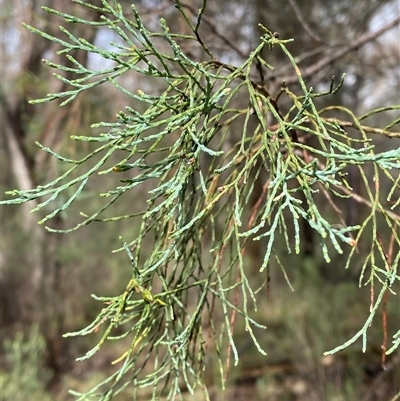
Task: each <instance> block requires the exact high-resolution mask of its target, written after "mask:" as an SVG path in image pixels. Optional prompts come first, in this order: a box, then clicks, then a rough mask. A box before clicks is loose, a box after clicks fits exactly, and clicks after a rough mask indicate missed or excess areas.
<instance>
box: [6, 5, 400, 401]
mask: <svg viewBox="0 0 400 401" xmlns="http://www.w3.org/2000/svg"><path fill="white" fill-rule="evenodd" d="M76 3H79V4H81V5H82V6H85V7H88V8H91V9H93V10H96V11H98V12H99V13H100V14H101V15H102V17H101V19H100V21H99V22H91V21H84V20H80V19H78V18H76V17H74V16H71V15H66V14H62V13H59V12H57V11H55V10H51V9H47V8H46V10H47V11H49V12H51V13H55V14H57V15H59V16H60V17H62V18H64V19H65V20H66V21H69V22H71V23H79V24H80V23H83V24H88V25H92V26H93V28H94V29H95V28H96V27H103V29H104V28H105V27H106V28H108V29H109V30H110V31H111V32H113V34H114V35H115V37H117V38H118V41H117V43H114V44H113V46H114V50H104V49H101V48H99V47H97V46H95V45H94V44H92V43H88V42H86V41H84V40H82V39H79V38H77V37H75V36H74V34H73V33H72V32H70V31H68V30H66V29H65V28H60V29H61V31H62V33H63V34H64V35H65V36H66V37H67V39H65V40H64V39H60V38H59V37H57V38H56V37H52V36H50V35H48V34H46V33H44V32H41V31H39V30H37V29H35V28H33V27H31V26H27V28H28V29H29V30H31V31H32V32H34V33H37V34H39V35H41V36H43V37H45V38H47V39H49V40H51V41H53V42H55V43H57V44H59V45H60V46H61V47H62V50H60V51H59V53H60V54H66V57H67V58H68V59H69V61H70V62H71V63H72V66H70V67H65V66H62V65H58V64H57V65H56V64H54V63H52V62H50V61H46V64H47V65H49V66H50V67H53V68H56V69H58V70H60V71H61V72H62V71H68V72H73V73H75V74H76V76H77V78H75V79H73V80H67V79H66V78H64V77H63V76H62V75H61V74H55V76H56V77H57V78H59V79H60V80H61V81H63V82H64V83H66V84H68V85H69V86H71V89H70V90H68V91H65V92H62V93H56V94H49V95H48V96H47V97H46V98H44V99H41V100H37V101H33V102H32V103H39V102H46V101H51V100H55V99H65V100H63V102H62V103H61V105H65V104H67V103H69V102H71V101H73V100H74V99H75V98H76V96H78V95H79V94H80V93H82V92H83V91H85V90H88V89H91V88H93V87H95V86H98V85H101V84H103V83H107V82H108V83H111V84H112V85H114V87H115V88H116V89H118V90H120V91H121V92H123V93H124V94H125V95H126V96H127V101H129V102H131V103H132V104H137V102H139V103H140V105H139V106H137V107H131V106H127V107H126V109H125V110H124V111H121V112H119V113H118V115H117V120H116V121H114V122H102V123H98V124H95V125H93V126H92V127H93V128H96V129H102V130H106V132H104V133H101V134H100V135H98V136H96V135H91V136H73V137H72V139H73V140H76V141H84V142H92V143H94V144H97V148H96V149H95V150H94V151H93V152H91V153H89V154H87V155H86V156H85V157H83V158H82V159H80V160H73V159H69V158H65V157H63V156H62V155H59V154H56V153H55V152H54V151H52V150H50V149H48V148H45V147H43V146H41V145H40V144H39V143H38V146H39V147H41V148H42V149H43V151H46V152H49V153H50V154H52V155H53V156H54V157H55V158H57V159H58V160H59V161H60V162H62V163H66V164H67V165H69V166H71V167H70V168H69V169H68V170H66V171H65V172H64V173H63V174H62V175H60V176H59V177H57V178H55V179H54V180H53V181H52V182H50V183H47V184H44V185H41V186H39V187H38V188H35V189H32V190H15V191H11V192H9V194H11V195H13V196H14V198H13V199H10V200H6V201H3V202H2V203H8V204H18V203H23V202H27V201H30V200H33V199H39V200H40V203H39V205H38V206H37V207H35V209H34V210H32V211H33V212H40V211H46V214H45V216H44V217H43V218H42V220H41V221H40V223H46V222H48V221H49V220H51V219H52V218H53V217H55V216H57V215H58V214H60V213H64V211H65V210H66V209H67V208H68V207H69V206H70V205H71V204H72V203H73V202H74V201H75V200H76V199H77V198H79V197H82V196H83V195H85V191H86V187H87V184H88V183H89V182H90V180H91V179H94V177H95V175H100V176H102V175H106V174H110V175H115V177H116V180H117V179H119V176H122V177H123V178H121V179H119V182H120V184H119V185H118V184H117V185H115V187H114V188H112V189H110V190H108V191H105V192H103V193H101V194H99V195H100V196H101V197H102V198H104V204H103V205H102V207H101V208H100V209H99V210H90V211H89V212H84V213H82V216H83V220H82V221H81V222H80V223H79V224H77V225H76V226H74V227H71V228H69V229H66V230H54V229H52V228H50V227H46V228H47V229H48V230H49V231H52V232H59V233H61V232H63V233H67V232H71V231H73V230H76V229H78V228H80V227H83V226H86V225H88V224H90V223H92V222H104V223H106V222H109V223H110V222H112V223H113V224H118V222H119V221H120V220H126V219H131V224H132V227H134V230H132V231H133V232H135V233H136V232H137V234H136V235H133V238H129V239H123V238H121V243H122V245H121V247H120V249H118V251H124V252H126V254H127V264H129V263H130V265H131V266H130V268H131V271H132V275H131V279H130V281H129V282H128V284H127V286H126V289H125V291H124V292H123V293H122V294H121V295H119V296H115V297H101V296H95V295H93V297H94V298H95V299H96V300H98V301H99V302H101V303H102V304H103V308H102V309H101V311H100V313H99V315H98V317H97V318H96V319H95V321H94V322H93V323H92V324H90V325H89V326H88V327H86V328H85V329H83V330H81V331H79V332H76V333H69V334H67V336H78V335H79V336H84V335H89V334H92V333H95V332H98V331H100V332H102V333H103V334H102V336H101V338H100V340H99V342H98V343H97V344H96V345H95V346H94V347H93V349H91V350H90V351H88V352H87V354H86V355H85V356H83V357H82V358H79V359H80V360H84V359H87V358H90V357H91V356H93V355H94V354H95V353H96V352H98V351H99V350H100V348H101V346H102V345H103V344H104V342H105V341H118V340H119V339H121V338H129V339H130V343H131V346H130V348H129V349H128V350H127V351H126V352H125V353H124V354H123V355H122V356H120V357H119V358H117V359H116V360H115V364H116V365H119V368H118V369H117V370H116V372H115V373H114V374H113V375H112V376H110V377H109V378H107V380H105V381H104V382H103V383H101V384H99V386H97V387H95V388H94V389H92V390H91V391H89V392H88V393H87V394H78V393H75V395H76V396H77V398H78V399H79V400H87V399H91V398H95V399H99V400H110V399H112V398H113V397H114V396H116V395H117V394H119V393H122V392H124V391H126V388H128V387H129V388H132V391H133V393H134V397H136V395H137V394H140V392H141V389H142V388H144V387H149V388H150V389H151V390H152V399H158V397H159V396H160V394H162V395H164V396H166V397H167V398H168V399H171V400H172V399H174V398H175V397H176V396H177V395H179V394H180V392H181V389H182V387H185V388H187V389H188V390H189V391H190V392H194V391H195V389H196V388H197V387H201V386H202V385H203V384H204V383H203V372H204V369H205V363H206V356H207V352H210V350H212V352H215V354H216V355H217V356H218V359H219V371H220V374H221V378H222V379H223V378H224V377H225V374H226V369H227V368H228V367H229V361H230V353H233V362H234V364H237V363H238V360H239V355H238V351H237V348H236V344H235V341H234V337H233V332H234V326H235V322H236V321H237V320H238V319H242V321H243V322H244V327H245V330H246V331H247V332H248V333H249V335H250V336H251V338H252V340H253V342H254V344H255V346H256V348H257V349H258V351H259V352H260V353H261V354H265V353H266V351H265V350H264V349H262V347H261V346H260V345H259V342H258V340H257V338H256V335H255V333H254V332H253V328H254V327H257V328H265V326H264V323H265V322H257V321H256V320H255V319H254V318H253V316H254V314H255V312H256V311H257V293H258V292H259V291H260V290H261V289H262V288H263V287H264V286H265V285H266V284H267V282H268V280H269V268H270V264H271V261H275V263H276V265H277V266H279V267H281V268H282V271H283V274H284V276H285V277H287V273H286V270H285V269H287V268H286V267H285V266H284V262H283V261H282V255H281V253H282V252H281V249H282V246H284V248H285V249H286V252H287V253H291V252H292V251H293V250H294V252H295V253H296V254H299V253H300V246H301V237H302V235H301V226H302V224H303V222H304V221H305V222H307V223H308V225H309V226H310V227H311V228H312V229H313V230H314V233H315V235H316V236H317V238H318V239H319V241H320V245H321V251H322V254H323V257H324V259H325V260H326V262H330V255H329V253H330V252H337V253H340V254H341V253H343V252H344V249H345V250H346V252H348V258H347V264H346V267H348V266H350V264H351V263H352V261H353V260H354V255H355V254H356V251H357V245H358V244H360V243H362V242H366V243H367V244H368V246H370V251H369V253H368V256H367V257H366V258H365V260H364V261H363V265H362V274H361V278H360V284H361V283H364V282H365V281H366V282H367V283H370V284H371V285H375V288H379V289H377V290H376V292H377V294H378V296H377V298H376V299H374V301H373V304H372V307H371V312H370V315H369V316H368V317H367V319H366V322H365V325H364V326H363V327H362V329H361V330H360V331H359V332H358V333H357V334H356V335H355V336H354V337H352V338H351V339H350V340H349V341H347V342H346V343H345V344H343V345H341V346H339V347H337V348H335V349H334V350H333V351H330V352H336V351H338V350H341V349H343V348H344V347H347V346H349V345H350V344H351V343H353V342H355V341H356V340H357V339H358V338H360V337H361V338H362V340H363V349H365V347H366V343H367V332H368V327H369V326H370V324H371V323H372V321H373V318H374V316H375V313H376V311H377V309H378V307H379V306H380V304H381V302H382V299H383V297H384V294H385V293H386V292H387V291H389V292H390V291H391V289H390V287H391V285H393V283H394V282H395V281H396V280H399V279H400V277H399V275H398V273H397V266H398V263H399V259H400V253H398V254H397V256H395V257H394V258H393V260H389V259H388V257H387V252H386V251H385V247H384V245H383V243H382V241H381V237H380V234H379V231H378V228H377V227H378V223H379V224H381V225H383V226H384V227H385V228H384V229H385V230H386V231H385V233H387V236H388V238H389V237H390V238H392V240H393V243H394V244H395V246H399V245H400V239H399V236H398V230H397V224H398V222H399V216H398V215H397V214H396V213H395V212H394V211H393V210H394V209H395V208H396V207H398V206H399V204H400V203H399V202H400V201H399V200H398V199H399V182H400V179H399V174H398V172H399V169H400V148H395V149H391V150H388V151H384V152H378V151H376V149H375V147H374V145H373V144H372V142H371V138H370V135H382V136H388V137H390V136H393V135H394V134H393V132H391V131H390V129H391V128H392V127H393V126H394V124H395V123H396V121H398V120H395V121H393V123H391V124H389V125H388V126H387V127H384V128H383V129H378V128H375V127H367V126H364V125H362V120H364V119H366V118H368V117H370V116H371V115H374V114H377V113H380V112H382V111H384V110H383V109H381V110H375V111H372V112H370V113H368V114H366V115H364V116H361V117H356V116H355V115H354V114H353V113H352V112H351V111H350V110H348V109H346V108H344V107H336V106H331V107H328V108H325V109H323V110H318V108H317V101H318V98H319V97H322V96H329V95H331V94H333V93H334V92H335V91H337V90H339V89H340V86H341V84H342V82H343V79H342V80H341V81H340V83H339V86H338V87H337V88H334V79H332V83H331V87H330V89H329V90H328V91H327V92H325V93H315V92H314V91H313V89H312V88H308V87H307V85H306V83H305V82H304V80H303V79H302V76H301V72H300V70H299V68H298V67H297V65H296V62H295V60H294V58H293V57H292V55H291V54H290V53H289V52H288V50H287V48H286V44H287V43H288V42H290V41H291V40H281V39H279V35H278V34H276V33H272V32H270V31H268V29H265V28H264V27H263V30H264V32H265V33H264V35H263V36H262V37H261V40H260V44H259V45H258V46H257V48H256V49H255V50H254V51H253V52H251V53H250V55H249V57H248V59H247V60H246V61H245V62H244V63H243V64H241V65H239V66H232V65H228V64H225V63H223V62H221V61H218V60H216V59H215V58H214V56H213V54H212V53H211V52H210V50H209V49H208V48H207V46H206V44H205V43H203V41H202V40H201V37H200V35H199V31H198V28H199V25H200V23H201V18H202V14H203V12H204V7H205V3H206V2H204V4H203V7H202V8H201V9H200V11H199V15H198V21H197V24H196V25H192V23H191V22H190V19H189V18H188V17H187V16H186V14H185V12H184V10H183V8H182V6H181V4H180V2H179V1H177V2H176V5H177V7H178V9H179V10H180V11H181V13H182V15H183V16H184V17H185V20H186V21H187V23H188V24H189V25H190V27H191V29H192V31H193V35H181V34H177V33H172V32H171V31H170V29H169V28H168V27H167V25H166V22H165V21H164V20H161V22H160V26H161V31H160V32H151V31H149V30H148V29H147V28H146V27H145V26H144V25H143V23H142V20H141V18H140V16H139V15H138V13H137V11H136V9H135V7H134V6H132V8H131V12H132V13H133V17H132V18H128V17H126V16H125V15H126V14H125V13H124V12H123V10H122V7H121V6H120V5H118V4H117V3H116V2H114V1H113V2H111V1H110V2H107V1H105V0H103V1H102V6H101V7H97V6H94V5H91V4H88V3H86V2H83V1H80V0H79V1H76ZM185 41H188V42H194V41H196V42H197V43H198V44H199V45H200V46H202V48H203V50H204V54H206V58H207V59H206V60H205V61H202V62H197V61H195V60H192V59H191V58H190V57H188V56H187V55H186V54H185V53H184V52H183V51H182V50H181V45H180V43H182V42H185ZM264 48H267V49H268V48H270V49H273V48H276V49H277V50H278V51H281V52H283V53H284V54H285V56H286V57H287V59H288V60H289V61H290V62H291V64H292V66H293V70H294V71H295V72H296V73H297V76H298V83H299V88H300V93H298V94H297V93H295V92H293V91H292V90H290V89H289V88H288V87H286V86H285V85H283V86H282V88H281V91H280V92H279V94H278V95H277V96H276V97H274V98H273V97H272V96H271V95H270V93H269V92H268V89H267V88H266V87H265V86H264V85H263V82H261V83H258V82H257V81H256V79H255V78H254V77H255V72H254V71H256V70H257V71H266V70H269V69H272V67H271V66H269V65H268V64H267V63H266V62H265V60H264V59H263V58H262V57H261V51H262V50H263V49H264ZM75 49H80V50H82V51H86V52H90V53H95V54H98V55H100V56H102V57H103V58H105V59H107V60H111V61H112V62H113V66H112V67H110V68H107V69H104V70H96V71H92V70H90V69H88V68H87V67H86V66H83V65H81V64H80V63H78V62H77V61H76V60H75V59H74V58H73V57H72V56H70V55H69V54H68V53H69V52H70V51H72V50H75ZM127 73H136V74H137V75H139V76H147V77H150V78H151V79H152V80H153V81H152V82H154V87H159V88H161V87H163V88H164V89H160V91H159V93H145V92H144V91H142V90H140V91H138V92H137V93H133V92H131V91H130V90H129V88H127V87H125V86H124V85H123V84H122V81H121V77H122V76H123V75H124V74H127ZM260 75H261V81H262V77H263V74H261V73H260ZM159 82H160V83H159ZM281 104H285V105H287V104H289V106H282V105H281ZM387 109H392V110H398V109H400V106H393V107H391V108H387ZM138 110H144V111H141V112H139V111H138ZM332 113H333V115H337V116H343V115H345V116H346V118H348V119H349V120H350V121H349V122H346V121H345V122H343V121H342V120H339V119H338V117H332ZM346 124H347V125H346ZM349 124H350V126H352V127H353V128H354V129H355V130H356V131H357V132H358V134H354V133H353V134H352V135H351V134H350V133H349V132H346V131H345V129H344V127H346V126H348V125H349ZM237 132H239V137H237V138H236V134H237ZM115 158H118V160H120V161H119V162H118V163H114V162H112V160H115ZM349 166H355V167H356V168H357V169H358V171H359V174H360V176H361V181H362V184H363V186H364V192H365V198H362V203H363V204H364V205H367V207H368V210H369V211H368V215H367V216H366V218H365V220H364V222H363V223H362V224H361V225H357V226H347V225H346V223H345V222H344V219H343V217H342V210H341V209H342V208H343V207H344V206H343V205H344V204H345V202H346V200H347V199H349V198H351V196H352V188H351V187H350V185H349V183H348V182H347V169H348V167H349ZM382 177H384V178H382ZM380 182H384V183H385V186H383V185H381V186H380V185H379V183H380ZM260 183H261V189H260ZM85 196H86V195H85ZM143 197H145V202H143V205H144V206H143V207H142V208H141V209H140V206H141V203H140V202H138V204H136V205H133V210H132V213H130V214H128V215H113V213H112V211H113V207H114V204H115V203H116V202H117V201H119V200H122V201H124V202H128V203H133V204H134V203H135V201H134V200H135V199H140V198H143ZM61 198H63V199H64V200H63V201H62V202H61V204H60V203H58V201H59V199H61ZM359 198H361V197H360V196H359ZM65 199H67V200H66V201H65ZM254 199H255V201H254ZM321 199H322V200H321ZM251 202H252V203H251ZM387 202H392V203H393V204H392V206H391V208H387V207H386V204H387ZM249 204H251V205H250V206H249ZM324 204H325V205H326V204H329V205H330V207H329V208H326V207H325V205H324ZM54 205H56V206H54ZM52 206H53V209H51V210H50V208H51V207H52ZM88 207H90V205H89V206H88ZM138 208H139V210H138ZM106 213H107V216H105V214H106ZM109 216H111V217H109ZM251 241H260V243H264V242H265V253H264V255H263V259H262V261H261V264H260V266H258V267H259V271H260V273H259V283H258V284H257V287H256V288H254V285H253V284H251V283H250V280H249V278H248V269H247V262H246V258H247V256H248V253H249V251H248V250H247V249H248V248H247V247H248V246H249V243H250V242H251ZM282 244H283V245H282ZM246 250H247V251H246ZM374 283H375V284H374ZM289 284H290V283H289ZM217 311H218V312H217ZM219 311H221V312H219ZM393 340H394V341H393V346H392V347H391V348H390V349H389V350H388V353H390V352H393V351H394V350H395V349H396V348H397V347H398V346H399V341H400V338H399V336H398V334H397V337H396V336H395V338H394V339H393ZM225 343H227V344H228V345H227V351H225V348H224V349H223V348H222V347H223V346H224V345H225ZM225 359H227V360H228V363H227V364H225V362H224V360H225ZM204 389H205V392H206V393H207V389H206V387H204Z"/></svg>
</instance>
